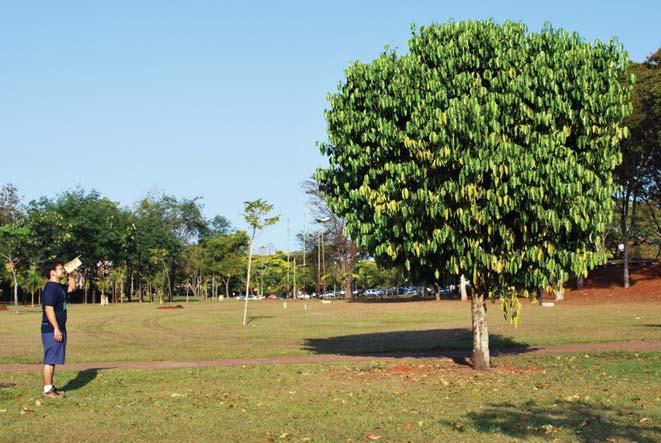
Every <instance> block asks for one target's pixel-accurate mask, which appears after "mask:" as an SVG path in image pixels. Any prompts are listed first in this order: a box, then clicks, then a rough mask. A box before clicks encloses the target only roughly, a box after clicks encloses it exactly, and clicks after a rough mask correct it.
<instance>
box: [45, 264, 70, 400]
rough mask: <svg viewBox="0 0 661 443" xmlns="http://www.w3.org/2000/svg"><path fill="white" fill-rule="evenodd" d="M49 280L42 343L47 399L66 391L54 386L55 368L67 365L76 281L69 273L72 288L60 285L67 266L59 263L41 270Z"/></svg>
mask: <svg viewBox="0 0 661 443" xmlns="http://www.w3.org/2000/svg"><path fill="white" fill-rule="evenodd" d="M41 271H42V274H43V276H44V277H46V278H47V279H48V280H47V281H46V285H45V286H44V290H43V292H42V296H41V307H42V308H41V310H42V312H43V314H42V319H41V342H42V343H43V345H44V367H43V371H42V373H43V380H44V392H43V393H42V394H41V395H43V396H44V397H49V398H55V397H63V396H64V392H62V391H58V390H57V389H56V388H55V386H53V374H54V373H55V365H62V364H64V355H65V353H66V349H67V294H66V293H67V292H73V291H74V290H75V289H76V279H75V278H74V276H73V275H72V274H69V285H68V286H66V285H61V284H60V280H62V279H63V278H64V276H65V274H66V273H65V271H64V266H62V263H61V262H59V261H51V262H46V263H44V265H43V266H42V268H41Z"/></svg>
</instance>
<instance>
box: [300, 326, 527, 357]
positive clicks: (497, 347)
mask: <svg viewBox="0 0 661 443" xmlns="http://www.w3.org/2000/svg"><path fill="white" fill-rule="evenodd" d="M489 341H490V343H489V344H490V349H491V355H493V356H497V355H506V354H521V353H526V352H530V351H531V350H534V348H530V347H528V345H525V344H523V343H519V342H516V341H514V340H512V339H511V338H510V337H503V336H501V335H497V334H491V335H490V337H489ZM472 343H473V342H472V334H471V330H470V329H461V328H453V329H432V330H425V331H392V332H374V333H370V334H356V335H343V336H339V337H327V338H307V339H305V341H304V343H303V345H304V349H305V350H306V351H309V352H312V353H314V354H339V355H364V356H372V355H379V356H383V357H448V358H452V359H459V360H461V359H463V358H465V357H468V356H470V355H471V352H472V351H471V350H472Z"/></svg>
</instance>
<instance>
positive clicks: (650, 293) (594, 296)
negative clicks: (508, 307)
mask: <svg viewBox="0 0 661 443" xmlns="http://www.w3.org/2000/svg"><path fill="white" fill-rule="evenodd" d="M629 280H630V286H629V288H624V287H623V286H622V266H609V265H606V266H602V267H600V268H597V269H595V270H593V271H591V272H590V274H589V275H588V278H587V279H585V282H584V285H583V288H582V289H573V288H572V286H571V285H573V282H571V281H570V282H569V287H568V288H566V289H565V300H564V301H563V302H562V303H563V304H569V305H573V304H577V305H579V304H580V305H585V304H604V303H640V302H650V303H659V302H661V263H654V264H651V265H635V266H630V267H629ZM547 297H548V298H552V297H549V296H545V299H546V298H547Z"/></svg>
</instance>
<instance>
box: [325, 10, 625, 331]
mask: <svg viewBox="0 0 661 443" xmlns="http://www.w3.org/2000/svg"><path fill="white" fill-rule="evenodd" d="M409 51H410V52H409V53H408V54H406V55H401V56H400V55H398V54H396V53H395V52H393V51H386V52H385V53H384V54H382V55H381V56H380V57H378V58H377V59H375V60H374V61H372V62H370V63H361V62H355V63H353V64H351V65H350V66H349V68H348V69H347V70H346V79H345V80H344V81H343V82H342V83H341V84H340V87H339V90H338V92H337V93H335V94H333V95H331V96H330V97H329V102H330V109H329V110H328V111H327V113H326V119H327V122H328V137H329V140H328V142H327V143H322V144H321V151H322V153H323V154H325V155H327V156H328V159H329V163H330V164H329V166H328V167H327V168H325V169H321V170H319V171H318V172H317V175H316V177H317V179H318V180H319V182H320V184H321V186H322V190H323V192H324V194H325V196H326V199H327V201H328V204H329V206H330V208H331V209H332V210H333V211H334V212H336V213H337V214H339V215H340V216H342V217H344V218H345V219H346V222H347V229H348V231H349V233H350V235H351V236H352V237H353V238H356V239H357V240H358V242H359V245H360V246H361V247H364V248H366V249H367V250H368V251H369V252H370V253H371V254H372V255H373V256H374V257H375V258H377V259H378V260H380V261H381V262H390V263H393V264H397V265H400V266H403V267H405V268H406V269H410V270H414V271H416V272H417V273H420V274H421V275H430V276H432V275H433V277H434V278H435V279H437V280H438V279H439V278H440V277H441V274H449V275H454V276H458V275H460V274H465V275H466V276H467V277H469V278H470V279H471V280H472V282H473V286H474V287H475V288H476V292H477V293H479V294H480V296H489V297H491V298H494V297H496V296H501V297H503V298H502V299H503V300H504V301H505V302H506V303H505V307H506V308H507V310H506V312H509V313H511V314H513V318H514V320H515V321H516V320H517V314H518V309H512V308H516V307H517V303H518V302H517V299H516V297H515V295H516V293H517V292H525V291H532V290H537V289H538V288H542V289H544V288H547V287H548V286H549V285H550V284H551V283H554V282H560V283H562V282H563V281H566V280H567V279H568V277H569V274H570V273H573V274H576V275H581V274H584V273H585V272H586V271H587V269H588V268H591V267H593V266H595V265H596V264H598V263H601V262H603V261H604V260H605V258H606V254H605V252H604V250H603V247H602V235H603V232H604V230H605V229H606V226H607V224H608V223H609V222H610V218H611V215H612V201H611V195H612V194H613V192H614V184H613V179H612V172H613V169H614V168H615V167H616V166H617V165H618V164H619V163H620V161H621V155H620V151H619V144H620V142H621V140H622V139H623V138H624V137H625V136H626V135H627V130H626V128H625V126H624V125H623V119H624V118H625V117H626V116H627V114H628V113H629V111H630V104H629V96H630V89H631V79H629V78H627V79H626V80H625V81H624V82H623V81H622V79H623V78H624V77H626V68H627V58H626V53H625V51H624V50H623V48H622V46H621V45H620V44H619V43H618V42H617V41H616V40H612V41H610V42H609V43H602V42H599V41H597V42H595V43H594V44H590V43H587V42H585V41H584V40H583V39H581V38H580V37H579V36H578V35H577V34H568V33H567V32H565V31H563V30H560V29H554V28H552V27H551V26H548V25H547V26H545V27H544V28H543V29H542V30H541V31H540V32H539V33H531V32H528V31H527V29H526V27H525V25H523V24H521V23H512V22H505V23H504V24H502V25H500V24H496V23H494V22H492V21H467V22H450V23H446V24H441V25H431V26H426V27H421V28H420V29H415V28H414V30H413V35H412V36H411V39H410V40H409Z"/></svg>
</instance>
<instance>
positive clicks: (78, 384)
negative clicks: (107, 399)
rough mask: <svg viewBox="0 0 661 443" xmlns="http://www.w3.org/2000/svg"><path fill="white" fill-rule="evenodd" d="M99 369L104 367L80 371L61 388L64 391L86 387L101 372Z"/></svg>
mask: <svg viewBox="0 0 661 443" xmlns="http://www.w3.org/2000/svg"><path fill="white" fill-rule="evenodd" d="M99 369H103V368H92V369H85V370H82V371H79V372H78V374H76V377H74V378H73V379H71V380H69V381H68V382H67V384H66V385H64V386H62V387H61V388H60V389H62V390H63V391H75V390H77V389H80V388H82V387H84V386H85V385H87V384H88V383H90V382H91V381H92V380H94V379H95V378H96V376H97V375H98V374H99Z"/></svg>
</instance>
